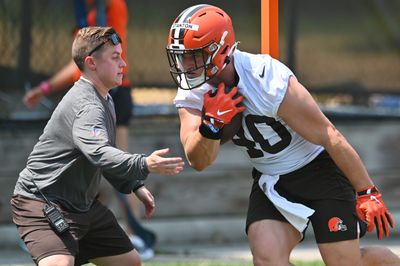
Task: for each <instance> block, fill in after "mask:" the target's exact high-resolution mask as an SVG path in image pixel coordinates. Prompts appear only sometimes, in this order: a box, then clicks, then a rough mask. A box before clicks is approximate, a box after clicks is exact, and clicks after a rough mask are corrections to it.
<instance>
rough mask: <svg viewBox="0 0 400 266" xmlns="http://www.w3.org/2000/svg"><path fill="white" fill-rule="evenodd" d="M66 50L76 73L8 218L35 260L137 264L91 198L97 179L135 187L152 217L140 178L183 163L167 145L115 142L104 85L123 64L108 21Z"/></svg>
mask: <svg viewBox="0 0 400 266" xmlns="http://www.w3.org/2000/svg"><path fill="white" fill-rule="evenodd" d="M72 57H73V59H74V62H75V63H76V64H77V66H78V67H79V69H80V70H81V72H82V76H81V78H80V79H79V80H78V81H77V82H76V83H75V84H74V86H73V87H72V88H71V89H70V90H69V91H68V93H67V94H66V95H65V96H64V97H63V99H62V100H61V101H60V103H59V104H58V106H57V108H56V109H55V110H54V112H53V114H52V116H51V118H50V120H49V121H48V123H47V125H46V127H45V128H44V130H43V134H42V135H41V136H40V137H39V141H38V142H37V144H36V145H35V146H34V148H33V151H32V153H31V154H30V155H29V157H28V162H27V165H26V167H25V169H23V170H22V171H21V173H20V176H19V178H18V180H17V183H16V186H15V190H14V194H13V197H12V199H11V208H12V212H13V221H14V223H15V224H16V225H17V229H18V233H19V234H20V236H21V238H22V239H23V240H24V242H25V243H26V245H27V247H28V250H29V252H30V254H31V256H32V258H33V260H34V261H35V262H36V263H37V264H38V265H81V264H82V263H85V262H87V261H91V262H93V263H95V264H100V265H140V264H141V263H140V258H139V255H138V253H137V252H136V251H135V250H134V249H133V246H132V244H131V242H130V240H129V238H128V236H127V235H126V233H125V232H124V231H123V230H122V228H121V227H120V226H119V224H118V222H117V220H116V219H115V217H114V215H113V213H112V212H111V211H110V210H109V209H108V208H107V207H106V206H104V205H102V204H101V203H100V202H99V201H98V200H97V195H98V193H99V189H100V181H101V178H102V176H104V177H105V178H106V179H107V181H108V182H110V184H111V185H112V186H113V187H114V188H115V189H117V190H118V191H119V192H121V193H125V194H130V193H132V192H134V193H135V194H136V195H137V196H138V198H139V199H140V200H141V201H142V202H143V204H144V205H145V207H146V217H151V216H152V215H153V213H154V210H155V203H154V197H153V196H152V194H151V193H150V192H149V191H148V190H147V189H146V187H145V186H144V183H143V180H144V179H145V178H146V177H147V175H148V174H149V173H161V174H167V175H172V174H178V173H179V172H181V171H182V170H183V164H184V163H183V161H182V158H180V157H173V158H164V157H163V156H164V155H166V154H167V153H168V151H169V149H163V150H158V151H154V152H153V153H152V154H151V155H150V156H148V157H146V156H145V155H142V154H129V153H127V152H124V151H122V150H120V149H118V148H116V147H115V137H116V131H115V122H116V118H115V109H114V105H113V100H112V98H111V96H110V95H109V93H108V92H109V90H110V89H111V88H113V87H115V86H119V85H121V83H122V78H123V74H122V72H123V71H122V70H123V68H124V67H125V66H126V63H125V61H124V60H123V59H122V47H121V39H120V37H119V36H118V34H117V33H116V31H115V30H114V29H113V28H111V27H87V28H83V29H81V30H79V31H78V33H77V35H76V37H75V40H74V43H73V45H72ZM50 209H52V210H54V211H52V212H51V214H50V215H46V212H47V211H48V210H50ZM62 216H63V217H64V218H63V217H62ZM68 226H69V228H68Z"/></svg>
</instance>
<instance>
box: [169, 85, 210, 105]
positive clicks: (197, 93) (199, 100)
mask: <svg viewBox="0 0 400 266" xmlns="http://www.w3.org/2000/svg"><path fill="white" fill-rule="evenodd" d="M213 89H214V88H213V87H212V86H210V85H208V84H204V85H202V86H200V87H199V88H195V89H192V90H182V89H178V92H177V94H176V96H175V98H174V100H173V102H174V105H175V106H176V108H181V107H184V108H193V109H197V110H200V111H201V110H203V102H204V94H205V93H206V92H208V91H209V90H213Z"/></svg>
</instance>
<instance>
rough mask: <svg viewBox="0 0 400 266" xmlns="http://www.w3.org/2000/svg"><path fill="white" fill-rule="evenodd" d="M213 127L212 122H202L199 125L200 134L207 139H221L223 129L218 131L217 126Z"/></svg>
mask: <svg viewBox="0 0 400 266" xmlns="http://www.w3.org/2000/svg"><path fill="white" fill-rule="evenodd" d="M211 127H213V125H212V124H208V125H207V124H205V123H201V125H200V127H199V132H200V134H201V135H202V136H203V137H205V138H207V139H214V140H218V139H221V137H222V129H218V130H217V131H216V130H215V129H216V128H214V127H213V129H212V128H211Z"/></svg>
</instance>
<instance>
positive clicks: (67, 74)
mask: <svg viewBox="0 0 400 266" xmlns="http://www.w3.org/2000/svg"><path fill="white" fill-rule="evenodd" d="M79 75H80V72H79V69H78V67H77V66H76V64H75V63H74V61H72V60H71V61H70V62H69V63H68V64H67V65H65V66H64V67H63V68H62V69H60V71H58V72H57V73H56V74H55V75H54V76H53V77H51V78H50V79H49V80H47V81H43V82H41V83H40V84H39V85H38V86H36V87H33V88H32V89H31V90H29V91H27V92H26V93H25V95H24V97H23V102H24V104H25V106H26V107H28V108H32V107H34V106H36V105H37V104H38V103H39V102H40V101H41V100H42V97H43V96H45V95H50V94H52V93H55V92H58V91H61V90H63V89H65V88H66V87H67V86H69V85H71V84H72V83H73V82H74V81H75V80H77V79H79Z"/></svg>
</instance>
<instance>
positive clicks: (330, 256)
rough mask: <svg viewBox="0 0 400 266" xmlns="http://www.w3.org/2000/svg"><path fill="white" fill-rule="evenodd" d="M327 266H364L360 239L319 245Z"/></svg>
mask: <svg viewBox="0 0 400 266" xmlns="http://www.w3.org/2000/svg"><path fill="white" fill-rule="evenodd" d="M318 248H319V250H320V253H321V256H322V259H323V260H324V263H325V264H326V265H327V266H336V265H338V266H342V265H352V266H353V265H354V266H357V265H362V264H361V252H360V243H359V240H358V239H354V240H346V241H338V242H332V243H323V244H318Z"/></svg>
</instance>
